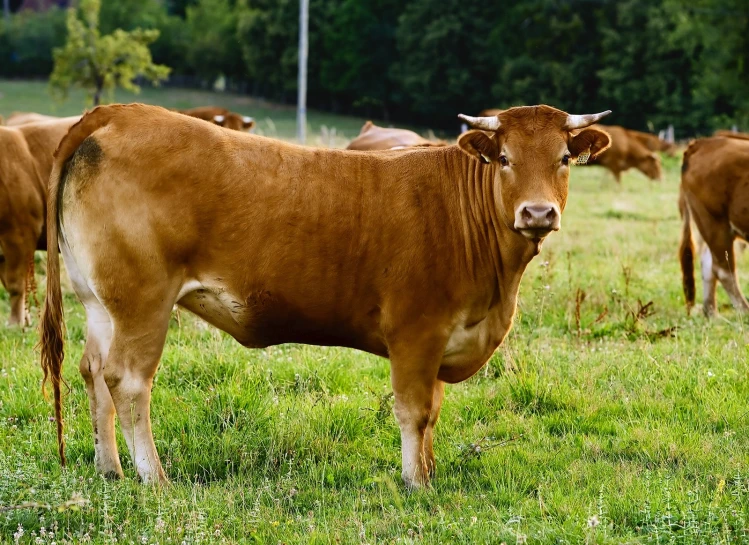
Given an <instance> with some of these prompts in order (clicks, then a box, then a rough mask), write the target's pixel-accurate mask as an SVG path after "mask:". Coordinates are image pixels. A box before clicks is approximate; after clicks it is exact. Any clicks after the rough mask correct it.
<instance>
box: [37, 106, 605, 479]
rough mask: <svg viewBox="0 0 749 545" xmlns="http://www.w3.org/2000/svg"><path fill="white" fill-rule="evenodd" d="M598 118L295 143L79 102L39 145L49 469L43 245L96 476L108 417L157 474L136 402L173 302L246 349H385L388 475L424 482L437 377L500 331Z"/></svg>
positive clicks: (523, 118)
mask: <svg viewBox="0 0 749 545" xmlns="http://www.w3.org/2000/svg"><path fill="white" fill-rule="evenodd" d="M607 113H608V112H604V113H601V114H595V115H585V116H579V115H568V114H566V113H564V112H562V111H560V110H557V109H555V108H551V107H549V106H530V107H520V108H512V109H510V110H507V111H506V112H503V113H501V114H500V115H499V116H496V117H488V118H472V117H468V116H463V117H462V118H463V119H464V120H465V121H467V122H468V123H470V124H472V125H473V126H474V127H475V128H477V129H481V130H473V131H470V132H467V133H465V134H463V135H462V136H461V137H460V139H459V141H458V145H455V146H446V147H440V148H414V149H412V150H404V151H397V152H387V151H385V152H351V151H342V150H329V149H315V148H306V147H300V146H296V145H293V144H289V143H286V142H282V141H278V140H273V139H269V138H263V137H260V136H255V135H249V134H244V133H236V132H232V131H224V130H220V129H219V128H217V127H211V126H210V125H208V124H206V123H201V122H199V121H196V120H190V119H189V118H187V117H185V116H181V115H177V114H174V113H171V112H168V111H166V110H164V109H161V108H158V107H153V106H144V105H127V106H124V105H114V106H103V107H99V108H96V109H95V110H93V111H92V112H90V113H88V114H87V115H86V116H85V117H84V118H83V120H82V121H81V122H80V123H78V124H77V125H76V126H74V127H73V128H72V129H71V130H70V132H69V133H68V135H67V137H66V138H65V139H64V140H63V141H62V142H61V144H60V147H59V148H58V150H57V152H56V159H55V168H54V170H53V172H52V175H51V177H50V195H49V201H48V202H49V208H48V216H47V217H48V222H49V229H48V241H49V244H50V251H49V252H48V260H47V264H48V265H47V266H48V279H47V299H46V304H45V310H44V315H43V319H42V322H43V327H42V338H41V346H42V367H43V369H44V371H45V376H46V377H47V378H49V379H51V382H52V385H53V388H54V392H55V412H56V416H57V422H58V443H59V445H58V446H59V449H60V454H61V457H62V460H63V463H64V443H63V440H62V437H63V436H62V417H61V406H60V380H61V378H60V377H61V375H60V374H61V367H62V360H63V346H62V340H63V335H62V328H63V317H62V299H61V294H60V271H59V260H58V257H57V254H56V252H55V251H54V249H56V248H57V242H58V240H59V244H60V249H61V252H62V255H63V258H64V260H65V265H66V268H67V270H68V274H69V276H70V277H71V280H72V283H73V286H74V288H75V291H76V293H77V295H78V297H79V298H80V300H81V301H82V303H83V305H84V307H85V308H86V314H87V317H88V333H87V339H86V346H85V349H84V354H83V359H82V360H81V365H80V371H81V373H82V375H83V377H84V379H85V381H86V386H87V389H88V395H89V401H90V406H91V416H92V419H93V423H94V425H93V428H94V437H95V441H94V443H95V452H96V466H97V469H98V470H99V471H100V472H102V473H104V474H105V475H113V476H121V475H122V467H121V465H120V459H119V455H118V452H117V446H116V442H115V427H114V415H115V412H116V413H117V415H118V416H119V418H120V425H121V427H122V431H123V435H124V437H125V440H126V442H127V444H128V447H129V449H130V453H131V455H132V459H133V461H134V464H135V467H136V469H137V472H138V475H139V476H140V477H141V479H142V480H143V481H145V482H154V481H155V482H159V481H164V480H165V479H166V477H165V475H164V472H163V470H162V468H161V463H160V461H159V457H158V455H157V452H156V447H155V446H154V442H153V438H152V435H151V422H150V417H149V414H150V398H151V387H152V384H153V377H154V374H155V373H156V369H157V367H158V363H159V359H160V357H161V352H162V350H163V347H164V340H165V337H166V334H167V330H168V326H169V318H170V313H171V310H172V306H173V305H174V304H175V303H176V304H179V305H180V306H182V307H184V308H186V309H188V310H190V311H192V312H194V313H195V314H197V315H199V316H201V317H202V318H204V319H205V320H206V321H208V322H210V323H211V324H213V325H215V326H216V327H218V328H220V329H223V330H224V331H226V332H227V333H229V334H230V335H232V336H233V337H234V338H235V339H237V341H239V342H240V343H241V344H243V345H245V346H247V347H264V346H269V345H274V344H280V343H288V342H298V343H307V344H317V345H337V346H346V347H352V348H358V349H360V350H364V351H366V352H370V353H372V354H377V355H379V356H382V357H387V358H389V359H390V361H391V378H392V385H393V391H394V394H395V415H396V417H397V420H398V423H399V425H400V429H401V439H402V456H403V473H402V475H403V479H404V480H405V482H406V483H407V484H408V485H409V486H421V485H424V484H426V483H428V481H429V477H430V474H431V473H432V472H433V471H434V468H435V462H434V454H433V450H432V437H433V435H432V433H433V432H432V430H433V428H434V425H435V423H436V421H437V417H438V415H439V411H440V407H441V405H442V397H443V392H444V386H445V383H455V382H460V381H463V380H465V379H467V378H468V377H470V376H471V375H473V374H474V373H476V372H477V371H478V370H479V369H480V368H481V367H482V366H483V365H484V363H486V361H487V360H488V359H489V358H490V356H491V355H492V353H493V352H494V350H495V349H496V348H497V346H498V345H499V344H500V343H501V342H502V340H503V339H504V337H505V335H506V334H507V332H508V331H509V329H510V327H511V326H512V321H513V316H514V314H515V308H516V304H517V294H518V288H519V285H520V280H521V278H522V276H523V271H524V270H525V268H526V266H527V265H528V263H529V262H530V260H531V259H532V258H533V257H534V256H535V255H536V254H538V252H539V251H540V248H541V244H542V242H543V240H544V239H545V237H546V236H547V235H548V234H549V233H550V232H552V231H556V230H558V229H559V227H560V221H561V214H562V211H563V210H564V206H565V203H566V201H567V189H568V180H569V173H570V165H571V164H572V162H573V161H574V159H575V158H576V157H577V156H578V155H579V154H581V153H586V152H588V151H589V152H590V153H592V154H593V155H596V154H598V153H600V152H601V151H603V150H605V149H606V147H607V146H608V145H609V138H608V135H607V134H606V133H605V132H603V131H601V130H600V129H595V128H588V129H585V130H580V129H583V128H584V127H587V126H589V125H591V124H593V123H595V122H596V121H598V120H599V119H600V118H602V117H603V116H604V115H606V114H607ZM573 130H575V131H578V132H579V133H578V134H576V135H575V136H573V135H572V132H571V131H573ZM58 223H59V230H58Z"/></svg>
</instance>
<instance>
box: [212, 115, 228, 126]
mask: <svg viewBox="0 0 749 545" xmlns="http://www.w3.org/2000/svg"><path fill="white" fill-rule="evenodd" d="M225 120H226V116H224V115H214V116H213V122H214V123H215V124H216V125H219V126H221V127H223V126H224V121H225Z"/></svg>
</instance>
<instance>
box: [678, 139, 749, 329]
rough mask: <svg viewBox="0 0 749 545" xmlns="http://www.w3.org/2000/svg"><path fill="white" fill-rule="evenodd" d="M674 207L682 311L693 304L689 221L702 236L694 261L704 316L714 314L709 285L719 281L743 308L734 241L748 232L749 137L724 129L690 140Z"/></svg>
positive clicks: (743, 309)
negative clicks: (699, 275) (676, 208)
mask: <svg viewBox="0 0 749 545" xmlns="http://www.w3.org/2000/svg"><path fill="white" fill-rule="evenodd" d="M679 210H680V212H681V215H682V219H683V227H682V238H681V247H680V249H679V256H680V261H681V269H682V281H683V285H684V295H685V298H686V304H687V312H689V310H690V309H691V308H692V306H694V299H695V287H694V254H695V251H694V243H693V241H692V221H694V223H695V224H696V225H697V230H698V232H699V234H700V236H701V237H702V239H703V240H704V245H703V248H702V249H701V252H700V253H701V255H700V265H701V267H700V268H701V270H702V287H703V294H704V300H703V304H702V309H703V312H704V313H705V315H706V316H711V315H713V314H715V313H716V311H717V305H716V302H715V288H716V284H717V281H718V280H720V283H721V284H723V287H724V288H725V290H726V292H728V296H729V298H730V299H731V303H732V304H733V306H734V307H735V308H736V309H737V310H738V311H740V312H747V311H749V304H748V303H747V301H746V298H745V297H744V295H743V294H742V293H741V288H740V287H739V283H738V278H737V276H736V260H735V256H734V240H736V239H737V238H738V239H741V240H744V241H746V240H747V235H749V139H747V138H745V137H742V136H741V135H738V136H736V135H734V134H733V133H729V134H728V135H726V136H714V137H710V138H702V139H699V140H695V141H694V142H692V143H691V144H690V145H689V147H688V148H687V150H686V151H685V152H684V163H683V164H682V174H681V188H680V193H679Z"/></svg>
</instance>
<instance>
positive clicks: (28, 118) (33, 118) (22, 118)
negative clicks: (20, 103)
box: [6, 112, 62, 127]
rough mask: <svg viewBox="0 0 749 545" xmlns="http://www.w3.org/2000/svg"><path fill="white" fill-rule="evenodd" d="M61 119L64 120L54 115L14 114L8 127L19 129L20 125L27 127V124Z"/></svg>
mask: <svg viewBox="0 0 749 545" xmlns="http://www.w3.org/2000/svg"><path fill="white" fill-rule="evenodd" d="M59 119H62V118H61V117H55V116H53V115H44V114H37V113H34V112H13V113H12V114H10V117H9V118H8V120H7V121H6V125H7V126H8V127H18V126H20V125H26V124H27V123H41V122H44V121H57V120H59Z"/></svg>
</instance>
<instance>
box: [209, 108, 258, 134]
mask: <svg viewBox="0 0 749 545" xmlns="http://www.w3.org/2000/svg"><path fill="white" fill-rule="evenodd" d="M213 122H214V123H215V124H216V125H218V126H219V127H224V128H225V129H232V130H234V131H247V130H250V129H252V127H254V126H255V120H254V119H252V118H251V117H247V116H246V115H245V116H242V115H239V114H235V113H234V112H229V113H227V114H226V115H215V116H213Z"/></svg>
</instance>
